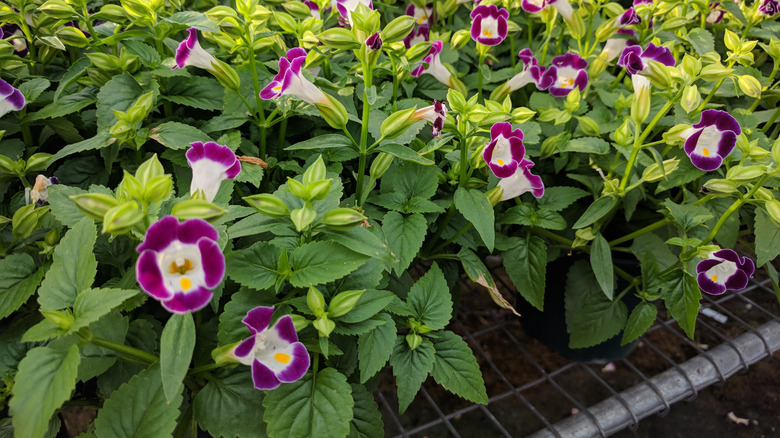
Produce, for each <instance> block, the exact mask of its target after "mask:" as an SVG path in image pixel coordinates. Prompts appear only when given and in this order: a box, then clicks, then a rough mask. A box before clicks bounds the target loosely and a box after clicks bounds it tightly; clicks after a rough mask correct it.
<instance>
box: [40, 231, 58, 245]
mask: <svg viewBox="0 0 780 438" xmlns="http://www.w3.org/2000/svg"><path fill="white" fill-rule="evenodd" d="M43 241H44V242H46V244H47V245H49V246H54V245H56V244H57V243H59V241H60V230H59V229H58V228H52V229H51V230H49V232H48V233H46V236H44V237H43Z"/></svg>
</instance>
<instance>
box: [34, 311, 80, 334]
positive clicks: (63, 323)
mask: <svg viewBox="0 0 780 438" xmlns="http://www.w3.org/2000/svg"><path fill="white" fill-rule="evenodd" d="M40 312H41V315H43V317H44V318H45V319H46V321H49V322H50V323H52V324H54V325H56V326H57V327H59V328H61V329H63V330H68V329H70V327H71V326H72V325H73V322H74V321H76V319H75V318H74V317H73V313H72V312H71V311H70V309H63V310H44V309H40Z"/></svg>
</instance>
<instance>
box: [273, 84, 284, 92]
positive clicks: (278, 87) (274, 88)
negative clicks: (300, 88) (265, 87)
mask: <svg viewBox="0 0 780 438" xmlns="http://www.w3.org/2000/svg"><path fill="white" fill-rule="evenodd" d="M271 89H272V90H274V91H279V90H281V89H282V86H281V85H279V86H277V87H273V88H271Z"/></svg>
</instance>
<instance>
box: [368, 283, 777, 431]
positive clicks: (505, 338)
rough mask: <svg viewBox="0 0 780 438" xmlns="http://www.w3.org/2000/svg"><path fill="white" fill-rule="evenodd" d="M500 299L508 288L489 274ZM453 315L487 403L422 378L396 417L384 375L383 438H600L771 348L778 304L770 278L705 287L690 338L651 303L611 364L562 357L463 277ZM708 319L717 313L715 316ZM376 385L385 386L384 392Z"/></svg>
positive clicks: (689, 395)
mask: <svg viewBox="0 0 780 438" xmlns="http://www.w3.org/2000/svg"><path fill="white" fill-rule="evenodd" d="M494 278H496V279H497V280H498V282H499V287H500V289H502V292H503V293H505V296H509V295H508V294H513V293H515V292H514V288H513V287H511V286H509V285H507V283H506V282H505V281H503V278H504V276H503V275H502V273H501V272H500V270H499V272H497V273H496V275H494ZM460 283H461V284H460V287H461V291H462V296H461V305H460V312H459V314H458V315H459V316H458V318H457V319H456V320H454V321H453V322H452V323H451V325H450V327H449V329H451V330H453V331H455V332H456V333H458V334H460V335H462V336H463V339H464V340H465V341H466V342H467V343H468V344H469V346H470V347H471V348H472V350H473V351H474V354H475V356H476V357H477V361H478V362H479V365H480V368H481V370H482V372H483V377H484V379H485V385H486V387H487V391H488V396H489V403H488V405H487V406H483V405H476V404H471V403H470V402H468V401H465V400H461V399H459V398H457V397H456V396H453V395H451V394H449V393H448V392H446V391H445V390H443V389H442V388H440V387H438V386H437V385H436V384H435V382H433V379H429V380H428V381H427V382H426V383H424V384H423V387H422V389H421V391H420V394H418V396H417V398H416V399H415V401H414V402H413V403H412V405H411V406H409V408H408V409H407V411H406V413H405V414H404V415H398V403H397V399H396V398H395V395H394V393H393V389H394V388H395V386H394V381H393V378H392V376H390V375H389V373H386V374H385V375H384V377H383V381H382V383H380V387H379V389H378V390H377V391H376V392H375V398H376V400H377V403H379V406H380V410H381V411H382V414H383V419H384V422H385V432H386V435H387V436H394V437H419V438H422V437H463V438H468V437H475V436H479V437H493V436H504V437H519V436H532V437H533V438H548V437H558V438H569V437H593V436H602V437H606V436H609V435H612V434H614V433H617V432H619V431H621V430H623V429H625V428H628V427H630V428H631V429H632V430H635V429H636V428H637V426H638V423H639V421H640V420H641V419H643V418H646V417H648V416H650V415H652V414H659V415H665V414H666V413H667V412H668V411H669V409H670V406H671V405H672V404H673V403H675V402H678V401H680V400H692V399H694V398H696V396H697V394H698V391H699V390H701V389H703V388H705V387H707V386H709V385H712V384H723V383H725V381H726V379H727V378H728V377H730V376H731V375H733V374H735V373H738V372H744V371H746V370H747V369H748V367H749V366H750V365H752V364H754V363H756V362H758V361H759V360H762V359H765V358H770V357H771V356H772V355H773V353H774V352H775V351H778V350H780V316H778V315H780V306H778V301H777V298H776V296H775V294H774V291H773V290H772V289H771V285H770V284H769V280H764V281H756V280H751V284H750V285H749V286H748V287H747V288H746V289H744V290H742V291H740V292H739V293H731V292H729V293H727V294H724V295H721V296H719V297H711V296H708V295H706V294H705V297H704V299H703V301H702V309H705V308H709V309H712V310H714V311H716V312H717V313H718V314H720V315H722V316H725V317H726V318H727V320H726V321H723V320H721V321H717V320H715V319H712V318H710V317H708V316H704V315H702V314H701V313H700V315H699V320H698V321H697V329H696V330H697V333H696V340H695V342H694V341H691V340H690V339H688V338H687V337H686V336H685V334H684V333H683V332H682V330H681V329H680V328H679V326H678V325H677V323H676V322H675V321H674V320H673V319H670V318H668V316H667V315H666V314H665V313H664V312H663V311H660V310H659V315H658V319H657V322H656V323H655V324H654V325H653V326H652V327H651V328H650V329H649V330H648V332H647V333H646V334H645V335H644V336H642V338H640V344H639V347H638V348H636V349H635V350H634V351H633V352H632V353H631V354H630V355H629V356H628V357H627V358H626V359H623V360H620V361H618V362H616V363H615V370H614V371H613V372H609V373H605V372H604V371H603V370H602V366H601V365H591V364H583V363H578V362H570V361H568V360H566V359H564V358H562V357H560V356H559V355H557V354H556V353H554V352H552V351H550V350H548V349H547V348H546V347H544V346H542V345H541V344H539V342H538V341H536V340H534V339H532V338H530V337H529V336H528V335H526V334H525V332H523V330H522V328H521V327H520V323H519V321H518V319H517V318H516V317H514V316H513V315H511V314H510V313H508V312H506V311H503V310H500V309H497V308H496V307H495V305H494V304H493V303H492V302H490V300H489V299H488V298H486V295H485V294H484V293H483V291H482V290H480V288H479V286H475V285H473V284H472V283H470V282H468V281H461V282H460ZM716 317H717V315H716ZM385 388H387V389H386V390H385Z"/></svg>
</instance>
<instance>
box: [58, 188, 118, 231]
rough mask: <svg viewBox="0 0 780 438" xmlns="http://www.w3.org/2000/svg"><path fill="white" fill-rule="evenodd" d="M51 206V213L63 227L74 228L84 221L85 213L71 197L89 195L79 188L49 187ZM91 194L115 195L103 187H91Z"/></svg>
mask: <svg viewBox="0 0 780 438" xmlns="http://www.w3.org/2000/svg"><path fill="white" fill-rule="evenodd" d="M47 190H48V192H49V205H50V207H51V213H52V214H53V215H54V217H55V218H57V220H58V221H60V222H61V223H62V224H63V225H66V226H68V227H70V228H73V227H74V226H75V225H76V224H77V223H79V221H80V220H82V219H84V213H82V212H81V210H79V209H78V207H76V204H75V203H74V202H73V201H71V200H70V197H71V196H74V195H81V194H84V193H88V191H87V190H82V189H80V188H78V187H73V186H66V185H65V184H55V185H52V186H49V187H48V189H47ZM89 192H93V193H95V192H97V193H104V194H107V195H113V193H112V192H111V190H109V189H108V188H106V187H103V186H90V188H89Z"/></svg>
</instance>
